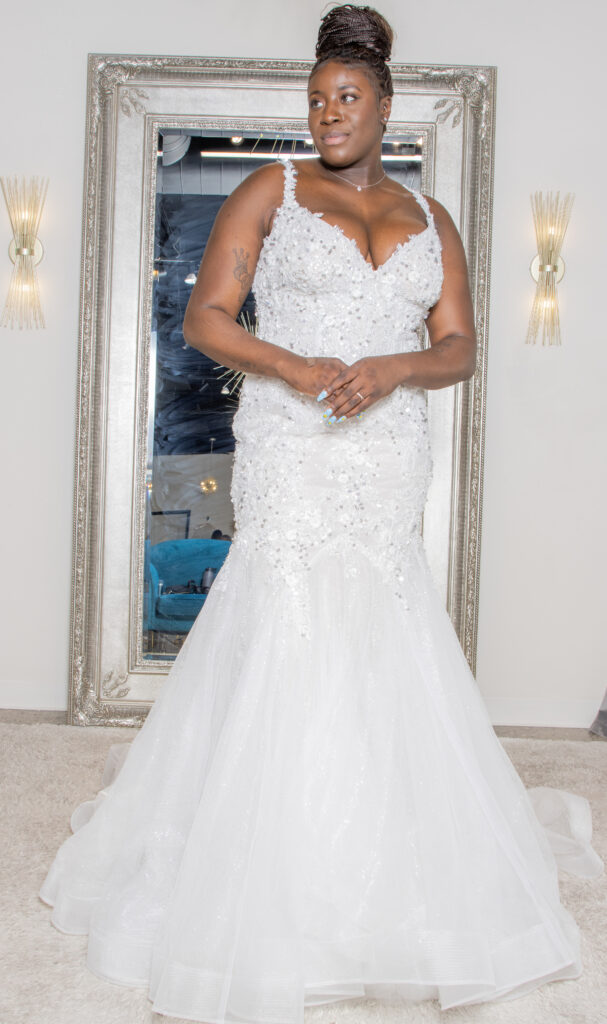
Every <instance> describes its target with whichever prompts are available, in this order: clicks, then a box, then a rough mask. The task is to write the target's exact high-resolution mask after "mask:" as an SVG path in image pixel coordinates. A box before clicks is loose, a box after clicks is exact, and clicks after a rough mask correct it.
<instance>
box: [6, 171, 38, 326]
mask: <svg viewBox="0 0 607 1024" xmlns="http://www.w3.org/2000/svg"><path fill="white" fill-rule="evenodd" d="M0 185H1V186H2V192H3V194H4V200H5V202H6V208H7V210H8V216H9V219H10V222H11V228H12V231H13V239H12V241H11V243H10V245H9V247H8V255H9V257H10V259H11V261H12V263H13V272H12V274H11V279H10V283H9V286H8V295H7V297H6V303H5V305H4V312H3V314H2V319H1V320H0V326H2V327H19V328H22V327H28V328H32V327H44V316H43V315H42V307H41V305H40V292H39V290H38V278H37V275H36V266H37V265H38V263H40V260H41V259H42V257H43V255H44V249H43V248H42V242H41V241H40V239H39V238H38V227H39V225H40V218H41V216H42V210H43V207H44V201H45V199H46V193H47V189H48V178H30V180H29V181H26V180H25V178H21V179H19V178H0Z"/></svg>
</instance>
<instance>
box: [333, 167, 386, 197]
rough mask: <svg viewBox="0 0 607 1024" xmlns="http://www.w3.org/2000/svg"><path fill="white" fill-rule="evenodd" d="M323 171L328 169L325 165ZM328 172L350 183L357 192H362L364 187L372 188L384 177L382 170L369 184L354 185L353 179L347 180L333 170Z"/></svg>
mask: <svg viewBox="0 0 607 1024" xmlns="http://www.w3.org/2000/svg"><path fill="white" fill-rule="evenodd" d="M325 171H329V168H328V167H325ZM329 174H332V175H333V177H334V178H339V180H340V181H345V182H346V184H347V185H351V186H352V188H355V189H356V191H357V192H362V190H363V189H364V188H373V186H374V185H379V183H380V181H383V180H384V178H385V177H386V172H385V171H384V173H383V174H382V176H381V178H378V179H377V181H372V182H371V183H370V184H369V185H355V184H354V182H353V181H348V179H347V178H344V176H343V175H342V174H337V173H336V172H335V171H329Z"/></svg>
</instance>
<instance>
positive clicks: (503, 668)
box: [0, 0, 607, 725]
mask: <svg viewBox="0 0 607 1024" xmlns="http://www.w3.org/2000/svg"><path fill="white" fill-rule="evenodd" d="M378 3H379V5H380V7H381V10H382V11H383V13H385V14H386V16H387V17H388V18H389V20H390V21H391V22H392V24H393V25H394V27H395V29H396V31H397V35H398V38H397V41H396V46H395V52H394V59H395V60H402V61H413V62H417V63H422V62H425V61H428V62H436V63H449V62H453V63H457V64H466V63H468V64H476V63H479V64H482V63H485V64H495V65H497V66H498V68H499V73H498V110H497V146H496V176H495V220H494V245H493V251H494V258H493V281H492V295H491V298H492V301H491V306H492V311H491V337H490V358H489V380H488V403H487V443H486V463H485V467H486V468H485V499H484V521H483V539H482V569H481V605H480V623H479V650H478V673H477V676H478V681H479V684H480V686H481V689H482V691H483V693H484V694H485V696H486V698H487V701H488V703H489V707H490V710H491V713H492V715H493V719H494V721H495V722H496V723H516V724H557V725H587V724H588V723H589V722H590V720H591V718H592V716H593V712H594V710H595V708H596V707H597V706H598V704H599V703H600V699H601V697H602V694H603V691H604V688H605V685H607V671H606V666H607V631H606V630H605V629H604V628H602V627H603V624H604V622H605V610H606V609H605V586H604V584H603V577H604V575H605V568H606V566H607V560H606V557H605V556H606V551H605V546H606V539H605V528H604V507H605V502H606V498H607V486H606V481H605V469H604V467H605V457H604V451H605V448H606V441H607V437H606V435H607V426H606V421H605V416H604V415H603V405H602V397H603V388H604V382H605V380H606V379H607V378H606V374H605V370H606V369H607V367H606V363H607V343H606V339H605V337H604V333H605V332H604V328H603V324H604V322H605V318H604V313H603V308H602V307H603V303H602V298H603V295H602V293H603V290H604V285H603V280H602V279H603V267H604V266H605V245H604V238H605V226H606V225H605V221H606V217H605V213H606V205H607V201H606V199H605V192H604V189H603V187H602V183H601V182H602V177H601V176H600V175H599V174H598V173H597V171H596V170H593V168H600V169H601V171H602V170H603V168H604V167H605V166H606V164H607V146H606V142H605V133H604V131H603V129H602V124H603V121H604V112H603V106H604V101H603V89H600V88H599V81H598V76H599V69H600V68H602V66H603V63H604V61H603V53H602V49H603V37H604V34H603V32H602V31H601V26H600V25H599V22H598V19H599V18H600V17H601V14H600V10H601V7H600V5H599V4H597V3H596V2H595V0H582V2H581V3H580V4H578V5H577V6H576V8H575V11H574V12H573V15H572V9H571V5H570V4H569V3H565V0H555V2H553V3H552V4H551V5H550V6H549V7H546V5H545V4H544V3H540V2H538V0H535V2H533V0H531V2H530V0H510V3H508V4H493V3H491V2H489V0H483V2H482V3H481V2H480V0H460V3H459V4H457V5H454V4H453V3H452V2H450V0H435V2H430V3H427V4H419V5H403V4H402V3H400V2H398V0H378ZM322 8H324V0H298V2H297V3H291V4H287V3H286V2H285V0H262V2H258V3H254V2H253V0H223V2H222V3H220V4H219V3H217V4H215V3H214V4H212V5H211V4H210V3H208V2H207V0H202V2H201V0H196V2H192V0H183V2H182V3H181V4H180V5H179V6H178V7H177V8H174V7H171V6H170V5H167V4H166V3H164V2H162V3H161V2H159V0H146V2H145V3H143V2H141V0H130V3H128V4H125V3H123V2H119V0H104V3H103V4H96V5H85V4H82V3H81V2H78V3H76V2H75V0H69V2H67V0H63V2H61V0H58V2H56V3H53V4H48V3H46V2H42V0H30V3H29V4H27V5H25V4H21V5H13V6H12V8H11V13H10V19H11V31H10V33H9V32H6V33H5V34H4V38H3V41H2V43H0V47H1V49H0V52H1V57H2V59H1V60H0V96H2V98H3V111H2V147H1V150H0V152H1V155H0V174H4V175H7V174H24V175H25V174H27V175H29V174H46V175H49V176H50V179H51V184H50V190H49V197H48V200H47V207H46V210H45V214H44V221H43V229H42V231H41V235H42V239H43V242H44V245H45V248H46V257H45V260H44V262H43V263H42V265H41V267H40V280H41V285H42V292H43V305H44V310H45V313H46V316H47V323H48V327H47V329H46V330H45V331H37V332H35V331H32V332H24V331H21V332H20V331H10V330H6V329H3V330H0V366H1V367H2V375H1V378H0V380H1V382H0V444H1V446H2V448H1V454H0V459H1V461H0V467H1V478H2V480H3V481H4V487H3V495H2V500H1V502H0V538H1V544H2V551H1V556H0V565H1V566H2V587H1V589H0V623H1V628H2V659H1V668H0V676H1V679H0V706H5V707H22V708H58V709H60V708H65V707H66V703H67V674H68V622H69V590H70V557H71V522H72V467H73V434H74V411H75V393H76V391H75V389H76V359H77V324H78V290H79V261H80V229H81V196H82V176H83V153H84V118H85V95H86V55H87V53H88V52H89V51H91V52H112V53H119V52H123V53H148V54H150V53H165V54H169V53H174V54H179V53H182V54H204V55H226V56H252V57H285V58H310V57H311V56H312V54H313V46H314V41H315V36H316V29H317V24H318V19H319V15H320V12H321V9H322ZM551 20H552V26H553V27H551ZM580 26H581V28H580ZM23 41H27V47H26V46H25V45H22V43H23ZM539 188H555V189H557V188H559V189H561V190H562V191H567V190H570V191H574V192H576V193H577V199H576V202H575V206H574V211H573V217H572V222H571V225H570V230H569V233H568V236H567V239H566V249H565V258H566V261H567V273H566V276H565V279H564V281H563V284H562V287H561V296H562V320H563V329H564V337H565V344H564V346H563V347H562V348H561V349H541V348H540V349H534V348H529V347H525V345H524V337H525V330H526V321H527V316H528V311H529V307H530V302H531V299H532V293H533V282H532V281H531V278H530V276H529V273H528V264H529V261H530V259H531V257H532V256H533V252H534V248H533V229H532V223H531V215H530V208H529V193H530V192H532V191H534V190H535V189H539ZM2 236H3V237H4V239H5V241H4V242H3V243H2V242H1V241H0V253H1V252H2V251H4V246H5V245H8V241H9V232H8V220H7V219H6V218H5V215H4V212H2V213H0V239H1V237H2ZM9 271H10V264H9V262H8V259H6V258H0V298H1V299H2V301H3V299H4V295H5V294H6V289H7V285H8V279H9Z"/></svg>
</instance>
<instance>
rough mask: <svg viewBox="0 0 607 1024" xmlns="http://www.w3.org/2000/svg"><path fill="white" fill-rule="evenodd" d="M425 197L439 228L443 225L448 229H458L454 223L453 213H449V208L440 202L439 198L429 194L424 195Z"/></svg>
mask: <svg viewBox="0 0 607 1024" xmlns="http://www.w3.org/2000/svg"><path fill="white" fill-rule="evenodd" d="M424 199H425V200H426V202H427V203H428V206H429V207H430V212H431V214H432V216H433V217H434V220H435V221H436V225H437V227H438V228H439V230H440V228H441V227H443V228H445V229H446V230H454V231H457V228H456V227H455V224H454V223H453V218H452V216H451V214H450V213H449V211H448V210H447V208H446V207H445V206H443V204H442V203H439V201H438V199H435V198H434V196H427V195H424Z"/></svg>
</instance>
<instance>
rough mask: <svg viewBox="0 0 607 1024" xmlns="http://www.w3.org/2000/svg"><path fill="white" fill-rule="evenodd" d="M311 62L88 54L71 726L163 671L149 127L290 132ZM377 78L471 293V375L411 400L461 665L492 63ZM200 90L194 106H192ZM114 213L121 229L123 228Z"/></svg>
mask: <svg viewBox="0 0 607 1024" xmlns="http://www.w3.org/2000/svg"><path fill="white" fill-rule="evenodd" d="M311 67H312V62H311V61H273V60H272V61H271V60H248V59H234V60H231V59H223V58H214V57H164V56H130V55H116V54H89V66H88V93H87V130H86V154H85V182H84V208H83V234H82V260H81V286H80V296H81V298H80V338H79V342H80V348H79V373H78V393H77V406H78V408H77V432H76V475H75V505H74V548H73V576H72V606H71V658H70V689H69V706H68V721H69V722H71V723H72V724H78V725H108V726H113V725H129V726H132V725H137V724H140V723H141V722H142V721H143V719H144V718H145V716H146V714H147V712H148V711H149V708H150V707H151V704H152V702H153V699H154V697H155V695H157V693H158V691H159V688H160V686H161V685H162V682H163V680H164V678H165V676H166V673H167V671H168V668H167V666H166V664H165V665H163V664H161V663H152V664H149V663H146V664H145V665H144V664H143V663H142V659H141V642H140V640H138V637H139V636H140V632H141V617H142V615H141V594H142V586H143V584H142V579H143V572H142V568H143V534H142V522H143V507H142V499H141V496H142V494H143V489H144V486H145V479H144V470H145V463H146V450H147V449H146V445H147V412H148V409H147V354H148V351H149V325H150V315H151V285H150V281H151V272H150V271H151V262H150V261H151V256H152V255H153V254H152V245H151V239H152V233H153V215H152V205H153V204H151V203H150V197H153V195H154V187H155V186H154V182H155V166H154V161H153V160H152V159H151V157H152V147H153V145H154V141H155V139H156V137H157V136H156V134H155V133H157V130H158V127H159V126H163V127H179V126H189V127H194V126H201V125H205V126H207V127H213V126H215V127H217V126H222V127H227V126H229V127H236V126H238V125H242V126H243V127H253V126H261V125H262V124H267V125H268V126H273V127H274V130H276V128H277V126H279V127H280V128H282V129H283V130H287V129H289V128H298V129H299V130H301V128H302V126H304V125H305V118H302V117H301V116H299V114H300V113H301V112H303V111H305V104H304V105H303V106H301V105H299V106H296V105H295V104H294V99H301V95H300V94H301V93H302V92H304V91H305V85H306V81H307V77H308V74H309V71H310V68H311ZM391 71H392V77H393V81H394V87H395V96H394V102H393V115H392V121H391V130H392V131H394V132H403V131H411V130H415V131H418V132H419V134H421V135H423V138H424V146H423V153H424V160H423V164H422V190H423V191H426V192H429V193H431V194H433V195H435V196H436V198H437V199H439V200H440V201H441V202H442V203H443V204H444V205H445V206H446V207H447V208H448V209H449V210H450V212H451V213H452V215H453V217H454V219H455V221H456V223H458V220H459V223H458V227H459V229H460V232H461V235H462V238H463V241H464V245H465V247H466V252H467V257H468V264H469V273H470V282H471V288H472V295H473V299H474V304H475V315H476V326H477V333H478V341H479V353H478V363H477V371H476V374H475V376H474V378H473V379H472V380H470V381H466V382H465V383H463V384H460V385H457V386H456V387H455V388H447V389H441V391H438V392H429V395H428V398H429V411H430V423H431V430H432V433H433V453H434V463H435V475H434V481H433V485H432V489H431V495H430V498H429V505H428V507H427V510H426V515H425V518H424V535H425V540H426V541H427V546H428V547H429V549H430V550H429V560H430V563H431V566H432V568H433V571H434V573H435V577H436V578H437V581H438V583H439V588H440V589H441V591H442V594H443V598H444V600H445V604H446V607H447V610H448V612H449V614H450V616H451V619H452V621H453V624H454V627H455V629H456V632H457V634H458V637H459V640H460V643H461V645H462V648H463V651H464V654H465V656H466V658H467V660H468V662H469V664H470V667H471V669H472V671H474V670H475V663H476V642H477V620H478V590H479V561H480V533H481V514H482V478H483V449H484V430H485V389H486V363H487V340H488V312H489V268H490V254H491V218H492V199H493V146H494V123H495V86H496V69H495V68H493V67H469V66H443V65H411V64H394V65H392V66H391ZM205 96H206V97H207V98H209V104H208V106H207V108H206V109H205V107H204V105H203V106H202V107H201V105H200V99H201V97H205ZM211 99H212V100H213V102H210V100H211ZM247 100H248V103H249V106H250V104H251V102H252V103H253V104H254V106H253V110H254V114H251V112H250V110H249V112H248V113H247V109H246V108H247ZM261 100H263V101H264V102H263V103H261ZM193 104H194V105H193ZM218 104H220V106H221V109H219V107H218ZM290 104H291V106H290ZM201 110H205V113H201ZM409 115H412V119H409ZM247 118H248V120H247ZM125 215H126V220H127V221H128V224H127V226H126V227H123V225H124V223H125ZM125 439H126V440H125ZM146 688H147V689H146Z"/></svg>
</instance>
